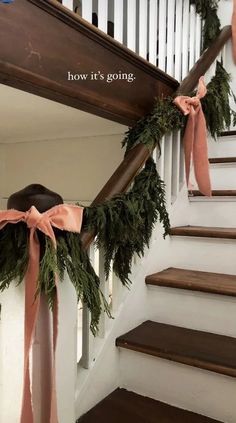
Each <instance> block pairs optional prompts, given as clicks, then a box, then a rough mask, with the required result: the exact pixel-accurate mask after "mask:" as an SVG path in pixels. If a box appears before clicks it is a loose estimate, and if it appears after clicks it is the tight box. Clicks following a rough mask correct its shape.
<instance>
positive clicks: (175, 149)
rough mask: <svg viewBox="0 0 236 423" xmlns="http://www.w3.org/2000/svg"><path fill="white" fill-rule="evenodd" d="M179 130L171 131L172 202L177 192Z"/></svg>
mask: <svg viewBox="0 0 236 423" xmlns="http://www.w3.org/2000/svg"><path fill="white" fill-rule="evenodd" d="M180 143H181V134H180V131H178V132H174V133H173V146H172V203H173V202H174V201H175V200H176V198H177V197H178V193H179V179H180V177H179V175H180Z"/></svg>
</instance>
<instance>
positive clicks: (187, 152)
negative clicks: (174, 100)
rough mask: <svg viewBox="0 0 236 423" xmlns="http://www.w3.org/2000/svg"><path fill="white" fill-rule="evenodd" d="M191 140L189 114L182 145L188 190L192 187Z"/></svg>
mask: <svg viewBox="0 0 236 423" xmlns="http://www.w3.org/2000/svg"><path fill="white" fill-rule="evenodd" d="M193 140H194V116H193V115H192V113H190V115H189V117H188V121H187V125H186V128H185V133H184V138H183V145H184V157H185V173H186V183H187V186H188V188H189V187H190V186H192V184H191V183H190V182H189V178H190V169H191V161H192V153H193Z"/></svg>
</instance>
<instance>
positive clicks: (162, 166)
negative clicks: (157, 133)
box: [157, 137, 166, 180]
mask: <svg viewBox="0 0 236 423" xmlns="http://www.w3.org/2000/svg"><path fill="white" fill-rule="evenodd" d="M165 138H166V137H163V138H162V139H161V141H160V147H161V154H160V156H159V157H158V159H157V170H158V173H159V175H160V177H161V179H162V180H164V176H165V175H164V173H165Z"/></svg>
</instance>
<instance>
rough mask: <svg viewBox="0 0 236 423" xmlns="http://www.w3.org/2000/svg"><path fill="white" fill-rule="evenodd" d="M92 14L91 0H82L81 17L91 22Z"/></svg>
mask: <svg viewBox="0 0 236 423" xmlns="http://www.w3.org/2000/svg"><path fill="white" fill-rule="evenodd" d="M92 14H93V1H92V0H82V17H83V18H84V19H86V21H88V22H90V23H92Z"/></svg>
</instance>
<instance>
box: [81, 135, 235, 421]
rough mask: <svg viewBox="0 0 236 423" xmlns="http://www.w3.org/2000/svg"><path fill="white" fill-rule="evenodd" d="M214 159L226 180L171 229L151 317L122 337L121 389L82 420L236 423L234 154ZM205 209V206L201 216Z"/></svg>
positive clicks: (153, 282)
mask: <svg viewBox="0 0 236 423" xmlns="http://www.w3.org/2000/svg"><path fill="white" fill-rule="evenodd" d="M214 148H215V146H214ZM220 148H221V144H220V143H219V150H220ZM233 149H235V147H234V144H233V143H231V152H232V150H233ZM235 152H236V150H235ZM219 153H220V152H219ZM210 163H211V166H212V168H211V173H212V181H213V188H215V187H216V188H218V187H217V184H218V182H219V181H220V180H221V181H222V180H224V181H225V184H226V186H225V189H216V190H213V197H212V198H208V199H207V198H205V199H204V201H203V202H196V201H195V202H193V201H192V199H193V197H192V195H194V198H196V199H197V198H198V197H200V194H199V193H198V192H197V191H194V192H193V193H192V192H191V193H190V196H189V213H191V208H193V209H195V215H194V213H193V216H195V217H193V219H195V222H194V223H195V224H191V225H187V226H176V227H173V228H172V229H171V231H170V244H169V249H168V251H169V254H170V255H171V257H172V261H173V267H168V268H166V269H164V270H162V271H158V272H156V273H153V274H151V275H149V276H147V277H146V280H145V282H146V289H147V301H148V308H147V318H148V320H146V321H144V322H143V323H141V324H139V325H138V326H137V327H135V328H133V329H131V330H130V331H128V332H127V333H125V334H124V335H120V336H118V337H117V339H116V346H117V347H118V348H119V354H120V384H119V386H120V388H118V389H117V390H115V391H113V392H112V393H111V394H110V395H108V396H107V397H106V398H105V399H104V400H103V401H101V402H100V403H99V404H98V405H96V406H95V407H94V408H92V410H91V411H89V412H88V413H87V414H85V415H84V416H82V417H81V418H80V419H79V420H78V422H79V423H90V422H94V421H96V422H98V423H100V422H101V423H108V422H110V421H112V422H114V423H118V422H119V423H120V422H121V421H123V422H132V423H134V422H135V423H152V422H153V423H154V422H157V421H158V422H160V423H173V422H175V423H184V422H186V423H192V422H195V423H208V422H209V423H210V422H225V423H235V421H236V413H235V406H234V404H235V398H236V380H235V378H236V329H235V328H236V326H235V323H234V322H235V321H236V300H235V297H236V276H235V246H234V244H235V239H236V227H235V226H234V225H233V223H234V219H235V218H233V217H232V209H233V207H234V201H235V199H234V197H235V194H236V191H235V190H234V189H233V184H234V183H235V177H234V178H233V180H231V179H232V176H233V174H234V175H235V176H236V160H235V157H234V156H230V157H225V156H224V157H223V156H222V157H213V158H211V159H210ZM216 166H217V168H216ZM227 173H230V177H229V178H227ZM230 180H231V185H232V186H229V185H228V182H227V181H230ZM215 198H216V199H217V203H215ZM215 206H216V207H215ZM199 207H200V208H201V209H202V208H203V209H204V212H203V213H202V212H201V213H200V214H199V216H198V217H196V216H197V212H196V211H197V210H198V208H199ZM220 207H221V208H222V211H223V212H222V215H221V211H220ZM204 215H205V216H206V217H207V218H206V219H204ZM209 215H210V217H209ZM234 216H235V214H234ZM227 217H229V219H228V220H227ZM209 219H211V221H212V223H213V225H214V226H208V224H209ZM186 220H187V221H189V218H188V217H187V216H186ZM205 221H206V222H207V224H206V225H205ZM187 410H188V411H187Z"/></svg>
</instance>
